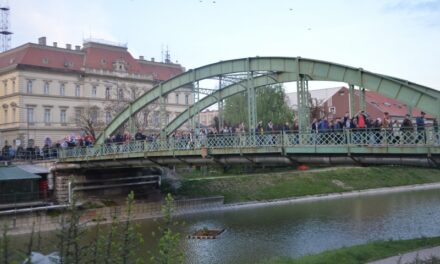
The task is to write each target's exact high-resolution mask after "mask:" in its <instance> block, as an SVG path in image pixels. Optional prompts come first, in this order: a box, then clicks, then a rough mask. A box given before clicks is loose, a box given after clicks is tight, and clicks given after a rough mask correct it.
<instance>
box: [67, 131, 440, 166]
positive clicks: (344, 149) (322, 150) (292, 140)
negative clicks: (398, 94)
mask: <svg viewBox="0 0 440 264" xmlns="http://www.w3.org/2000/svg"><path fill="white" fill-rule="evenodd" d="M298 155H302V156H308V155H319V156H321V157H325V156H329V157H330V156H350V155H357V156H376V157H380V156H388V157H399V156H407V157H420V156H424V157H428V158H429V157H432V156H435V157H440V134H439V132H438V131H435V130H434V129H433V128H427V129H425V130H424V131H419V132H417V131H414V132H413V131H411V132H401V131H398V132H396V131H395V132H393V131H392V130H379V131H378V130H361V131H352V130H344V131H340V132H328V133H294V132H280V133H273V134H264V135H252V134H228V135H213V136H199V137H197V138H194V139H190V138H173V137H170V138H168V139H166V140H160V139H156V140H153V141H131V142H128V143H121V144H115V143H112V144H103V145H96V146H94V147H85V148H71V149H63V150H61V151H60V152H59V159H60V162H67V163H82V162H93V161H118V160H128V159H145V160H150V161H151V162H153V163H155V162H157V163H159V161H158V160H161V162H167V161H165V158H166V160H168V162H170V163H172V164H175V163H179V162H180V163H186V162H189V161H188V159H191V158H204V159H212V158H214V159H215V158H220V157H222V158H227V157H228V156H231V157H233V156H260V157H268V156H272V157H275V156H298ZM171 160H173V161H171ZM161 165H162V164H161ZM163 165H166V164H163Z"/></svg>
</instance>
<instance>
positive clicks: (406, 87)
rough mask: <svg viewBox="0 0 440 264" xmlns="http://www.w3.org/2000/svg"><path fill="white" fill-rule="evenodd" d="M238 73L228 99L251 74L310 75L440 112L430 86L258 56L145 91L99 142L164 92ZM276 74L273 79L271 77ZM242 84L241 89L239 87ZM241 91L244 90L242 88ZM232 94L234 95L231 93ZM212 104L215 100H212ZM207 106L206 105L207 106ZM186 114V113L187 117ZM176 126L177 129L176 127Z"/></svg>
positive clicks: (259, 79)
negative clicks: (244, 77)
mask: <svg viewBox="0 0 440 264" xmlns="http://www.w3.org/2000/svg"><path fill="white" fill-rule="evenodd" d="M234 74H237V76H239V75H240V74H247V76H248V78H247V79H246V81H243V80H242V78H240V77H238V78H237V80H236V82H235V83H234V81H233V79H234V78H232V77H229V79H228V83H232V84H230V85H229V86H227V87H228V88H225V89H221V91H218V92H215V93H213V94H216V93H218V96H220V98H226V97H227V94H228V93H230V94H231V95H232V94H235V93H238V92H243V91H242V90H240V89H243V90H246V88H245V87H248V86H246V85H244V83H245V82H248V84H249V76H251V78H252V82H253V86H255V87H257V86H261V85H264V84H263V83H265V82H267V84H274V83H275V82H273V81H274V80H277V81H278V80H279V81H280V82H283V80H284V82H285V81H295V80H298V79H299V78H300V76H307V79H308V80H321V81H336V82H345V83H348V84H351V85H356V86H359V87H363V88H365V89H368V90H371V91H375V92H378V93H380V94H382V95H384V96H386V97H389V98H393V99H397V100H399V101H402V102H403V103H406V104H407V105H410V106H413V107H417V108H419V109H421V110H423V111H425V112H427V113H430V114H432V115H434V116H439V115H440V91H437V90H434V89H432V88H429V87H425V86H422V85H418V84H415V83H412V82H409V81H406V80H402V79H398V78H394V77H390V76H386V75H381V74H377V73H373V72H369V71H365V70H363V69H362V68H354V67H350V66H346V65H342V64H336V63H332V62H327V61H320V60H313V59H305V58H300V57H296V58H288V57H254V58H244V59H236V60H229V61H221V62H218V63H214V64H209V65H206V66H202V67H200V68H196V69H193V70H189V71H187V72H185V73H183V74H180V75H178V76H175V77H174V78H172V79H169V80H167V81H164V82H162V83H160V84H158V85H156V86H154V87H153V88H152V89H151V90H149V91H148V92H146V93H144V94H143V95H142V96H140V97H139V98H137V99H136V100H135V101H134V102H132V103H131V104H130V106H128V107H127V108H126V109H125V110H124V111H122V112H121V113H119V114H118V115H117V116H116V117H115V118H114V119H113V120H112V122H111V123H110V124H109V125H108V126H107V127H106V128H105V129H104V131H103V133H102V134H101V135H100V137H99V138H98V139H97V143H103V142H104V136H105V135H112V134H114V133H115V132H116V131H117V129H118V128H119V127H121V126H122V125H123V124H124V123H125V122H127V121H128V120H129V119H130V117H131V116H133V115H135V114H136V113H137V112H139V111H140V110H142V109H143V108H144V107H145V106H147V105H149V104H150V103H152V102H154V101H155V100H157V99H159V98H161V97H163V96H164V95H166V94H168V93H170V92H172V91H174V90H176V89H179V88H182V87H187V86H189V85H193V84H194V83H196V82H198V81H202V80H205V79H210V78H216V77H218V76H228V75H231V76H233V75H234ZM269 76H271V77H273V79H272V80H270V78H268V77H269ZM239 87H241V88H239ZM239 90H240V91H239ZM229 96H230V95H229ZM208 97H210V98H211V99H206V100H205V99H203V100H200V101H198V102H197V103H196V104H195V105H194V106H192V107H191V109H192V110H188V112H187V113H185V112H184V113H182V114H181V115H179V116H178V117H177V118H178V119H179V120H180V121H176V120H175V121H173V122H172V123H171V124H170V125H169V126H168V128H167V130H166V132H167V133H170V131H172V130H173V127H172V126H175V124H177V123H179V122H181V121H182V120H187V119H188V118H190V117H191V116H192V114H191V113H190V112H193V113H195V112H196V111H200V110H202V109H203V108H206V107H207V106H209V105H208V104H209V102H212V101H210V100H214V99H215V97H214V96H208ZM211 104H212V103H211ZM205 105H206V107H204V106H205ZM185 115H186V116H185ZM171 125H172V126H171ZM174 129H175V128H174Z"/></svg>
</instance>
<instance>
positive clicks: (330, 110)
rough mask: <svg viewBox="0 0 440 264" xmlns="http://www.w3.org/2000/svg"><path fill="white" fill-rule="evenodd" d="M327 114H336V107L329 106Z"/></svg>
mask: <svg viewBox="0 0 440 264" xmlns="http://www.w3.org/2000/svg"><path fill="white" fill-rule="evenodd" d="M328 112H329V113H332V114H336V107H335V106H331V107H329V108H328Z"/></svg>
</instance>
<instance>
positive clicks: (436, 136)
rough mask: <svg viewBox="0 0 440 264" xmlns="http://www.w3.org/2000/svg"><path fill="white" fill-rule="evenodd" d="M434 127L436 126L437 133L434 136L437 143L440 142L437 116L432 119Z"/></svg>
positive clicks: (435, 131)
mask: <svg viewBox="0 0 440 264" xmlns="http://www.w3.org/2000/svg"><path fill="white" fill-rule="evenodd" d="M432 127H433V128H434V134H435V136H434V138H435V139H436V140H435V143H436V144H440V134H439V133H438V121H437V118H434V119H433V120H432Z"/></svg>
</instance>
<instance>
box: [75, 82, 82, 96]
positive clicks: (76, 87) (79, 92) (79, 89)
mask: <svg viewBox="0 0 440 264" xmlns="http://www.w3.org/2000/svg"><path fill="white" fill-rule="evenodd" d="M75 96H76V97H80V96H81V86H79V84H77V85H76V86H75Z"/></svg>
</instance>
